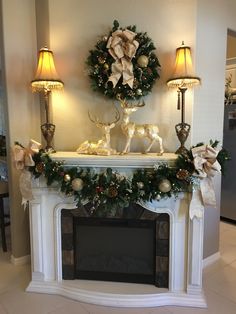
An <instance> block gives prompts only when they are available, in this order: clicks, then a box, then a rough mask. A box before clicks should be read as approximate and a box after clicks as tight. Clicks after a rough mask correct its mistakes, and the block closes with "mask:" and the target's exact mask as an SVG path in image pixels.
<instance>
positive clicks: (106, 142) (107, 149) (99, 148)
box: [77, 109, 120, 156]
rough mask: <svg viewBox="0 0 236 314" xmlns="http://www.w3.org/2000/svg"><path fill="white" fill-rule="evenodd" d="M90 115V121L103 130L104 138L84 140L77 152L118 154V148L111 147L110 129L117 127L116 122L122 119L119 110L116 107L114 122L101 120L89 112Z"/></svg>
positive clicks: (106, 154)
mask: <svg viewBox="0 0 236 314" xmlns="http://www.w3.org/2000/svg"><path fill="white" fill-rule="evenodd" d="M88 116H89V119H90V121H91V122H93V123H94V124H95V125H96V127H98V128H99V129H101V130H102V138H101V139H100V140H98V141H97V142H90V141H85V142H83V143H82V144H81V145H80V146H79V148H78V149H77V153H79V154H89V155H105V156H109V155H112V154H116V150H115V149H113V148H111V143H110V140H111V137H110V131H111V129H112V128H114V127H115V125H116V123H117V122H118V121H119V119H120V113H119V111H118V110H117V109H116V112H115V118H114V120H113V121H112V122H101V121H99V119H98V118H97V117H94V116H92V114H91V113H90V112H88Z"/></svg>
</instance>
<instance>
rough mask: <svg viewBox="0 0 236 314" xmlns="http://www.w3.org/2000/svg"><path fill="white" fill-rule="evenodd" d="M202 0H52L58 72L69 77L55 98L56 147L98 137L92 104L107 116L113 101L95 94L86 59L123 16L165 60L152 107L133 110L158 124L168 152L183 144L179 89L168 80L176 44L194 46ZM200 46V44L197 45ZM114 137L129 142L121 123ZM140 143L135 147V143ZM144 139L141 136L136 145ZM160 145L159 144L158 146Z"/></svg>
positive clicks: (116, 141)
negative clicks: (179, 135)
mask: <svg viewBox="0 0 236 314" xmlns="http://www.w3.org/2000/svg"><path fill="white" fill-rule="evenodd" d="M195 7H196V1H188V0H179V1H173V0H165V1H163V0H150V1H147V2H144V1H142V0H132V1H125V0H121V1H116V0H110V1H107V0H100V1H97V2H95V1H93V0H87V1H83V0H50V1H49V16H50V42H51V48H52V49H53V51H54V54H55V58H56V64H57V68H58V72H59V73H60V76H61V79H62V80H64V82H65V92H64V94H63V95H62V96H61V95H59V96H57V97H54V99H53V116H54V123H55V124H56V127H57V130H56V134H55V147H56V149H58V150H75V149H76V148H77V147H78V146H79V144H80V143H81V142H83V141H84V140H86V139H96V138H97V137H98V136H99V131H97V130H96V127H95V126H94V125H92V124H91V122H90V121H89V120H88V117H87V111H88V109H90V110H92V111H94V112H97V111H98V110H99V112H100V117H101V118H103V116H104V115H105V113H106V111H107V108H109V109H110V110H111V108H112V101H111V100H109V99H104V98H103V97H101V96H100V95H98V94H96V93H94V92H93V91H92V90H91V88H90V85H89V79H88V76H87V74H86V66H85V61H86V58H87V57H88V53H89V50H90V49H93V48H94V46H95V44H96V42H97V40H98V39H99V37H101V36H103V35H105V34H107V33H108V32H109V31H110V28H111V27H112V24H113V20H114V19H117V20H118V21H119V22H120V25H121V26H122V27H126V26H128V25H134V24H135V25H136V26H137V30H138V31H142V32H145V31H146V32H147V33H148V35H149V36H150V37H151V38H152V40H153V42H154V44H155V45H156V47H157V51H156V52H157V55H158V57H159V60H160V63H161V65H162V72H161V79H160V80H159V81H157V83H156V84H155V87H154V88H153V93H152V94H151V95H150V96H149V97H147V98H146V99H145V101H146V107H145V108H142V109H140V110H139V111H138V112H136V113H135V114H134V115H133V119H134V120H135V121H137V122H141V123H142V122H143V123H144V122H146V123H147V122H150V123H158V124H159V126H160V135H161V136H162V137H163V139H164V147H165V150H166V151H175V150H176V149H177V147H178V141H177V139H176V135H175V130H174V125H175V124H176V123H178V122H180V112H179V111H177V110H176V102H177V94H176V91H167V87H166V80H167V79H168V78H169V77H170V76H171V75H172V71H173V67H174V62H175V49H176V47H177V46H179V45H181V42H182V40H185V42H186V44H189V45H190V46H194V40H195ZM193 50H194V47H193ZM187 98H188V105H189V106H188V108H189V110H187V121H188V122H190V123H191V121H190V119H191V106H192V96H191V93H188V95H187ZM112 142H113V143H114V146H115V147H116V148H118V149H122V147H123V145H124V136H123V135H122V133H121V130H120V127H119V126H117V127H116V128H115V129H114V130H112ZM133 147H134V146H133ZM141 147H142V144H141V143H140V141H138V140H137V141H136V149H140V148H141ZM155 149H159V148H158V147H157V146H156V147H155V148H154V150H155Z"/></svg>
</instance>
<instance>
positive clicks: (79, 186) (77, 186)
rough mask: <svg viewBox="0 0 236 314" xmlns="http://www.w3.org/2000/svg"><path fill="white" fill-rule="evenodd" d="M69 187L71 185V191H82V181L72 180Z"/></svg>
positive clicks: (78, 179)
mask: <svg viewBox="0 0 236 314" xmlns="http://www.w3.org/2000/svg"><path fill="white" fill-rule="evenodd" d="M71 185H72V189H73V190H74V191H76V192H78V191H81V190H82V189H83V186H84V181H83V180H82V179H80V178H75V179H74V180H72V182H71Z"/></svg>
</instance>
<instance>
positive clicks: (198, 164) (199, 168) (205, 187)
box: [190, 145, 221, 219]
mask: <svg viewBox="0 0 236 314" xmlns="http://www.w3.org/2000/svg"><path fill="white" fill-rule="evenodd" d="M192 154H193V158H194V159H193V163H194V167H195V169H196V172H195V173H194V175H195V176H196V177H199V178H200V179H201V180H200V191H201V196H202V201H203V204H204V206H205V207H206V206H211V207H214V208H215V207H216V197H215V192H214V186H213V182H212V178H213V177H214V176H215V174H216V173H217V172H220V171H221V166H220V164H219V162H218V161H217V159H216V158H217V155H218V151H217V150H215V149H214V148H213V147H212V146H210V145H202V146H199V147H194V148H193V149H192ZM194 202H195V200H194V198H193V199H192V201H191V204H190V218H191V217H192V218H193V217H194V216H196V217H198V218H199V213H197V214H196V213H195V214H194ZM197 212H198V210H197ZM192 218H191V219H192Z"/></svg>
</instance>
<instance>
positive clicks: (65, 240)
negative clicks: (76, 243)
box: [62, 233, 73, 250]
mask: <svg viewBox="0 0 236 314" xmlns="http://www.w3.org/2000/svg"><path fill="white" fill-rule="evenodd" d="M62 250H73V234H72V233H64V234H63V235H62Z"/></svg>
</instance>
